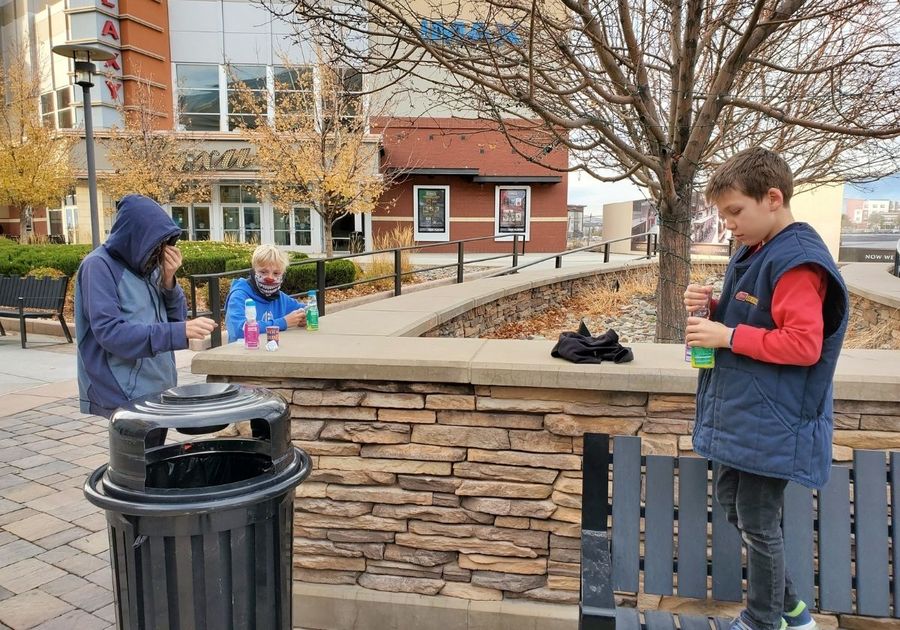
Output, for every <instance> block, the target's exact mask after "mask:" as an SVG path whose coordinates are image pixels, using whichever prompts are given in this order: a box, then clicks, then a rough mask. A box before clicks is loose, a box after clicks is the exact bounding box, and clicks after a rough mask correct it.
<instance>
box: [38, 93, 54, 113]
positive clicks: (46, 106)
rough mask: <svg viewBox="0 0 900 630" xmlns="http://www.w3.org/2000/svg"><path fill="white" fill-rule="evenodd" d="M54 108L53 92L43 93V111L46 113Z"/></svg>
mask: <svg viewBox="0 0 900 630" xmlns="http://www.w3.org/2000/svg"><path fill="white" fill-rule="evenodd" d="M54 109H55V108H54V107H53V92H47V93H46V94H41V111H42V112H43V113H45V114H46V113H47V112H52V111H53V110H54Z"/></svg>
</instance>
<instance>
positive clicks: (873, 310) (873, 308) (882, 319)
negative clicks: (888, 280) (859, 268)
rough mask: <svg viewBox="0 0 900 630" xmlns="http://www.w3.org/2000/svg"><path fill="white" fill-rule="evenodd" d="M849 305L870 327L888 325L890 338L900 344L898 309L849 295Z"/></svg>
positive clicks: (899, 309)
mask: <svg viewBox="0 0 900 630" xmlns="http://www.w3.org/2000/svg"><path fill="white" fill-rule="evenodd" d="M898 282H900V281H898ZM850 303H851V307H852V308H853V310H855V311H861V312H862V318H863V319H864V320H865V321H866V323H867V324H871V325H872V326H881V325H884V324H888V325H889V326H890V330H891V337H892V338H893V339H894V341H895V342H900V308H897V307H895V306H890V305H889V304H882V303H881V302H875V301H874V300H869V299H867V298H864V297H861V296H859V295H851V296H850Z"/></svg>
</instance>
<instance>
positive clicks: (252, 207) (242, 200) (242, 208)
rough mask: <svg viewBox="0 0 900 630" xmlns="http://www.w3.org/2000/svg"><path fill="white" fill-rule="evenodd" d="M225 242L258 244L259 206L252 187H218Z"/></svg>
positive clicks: (259, 232)
mask: <svg viewBox="0 0 900 630" xmlns="http://www.w3.org/2000/svg"><path fill="white" fill-rule="evenodd" d="M219 197H220V200H221V202H222V218H223V220H224V223H225V232H224V234H225V240H226V241H235V242H241V243H254V244H258V243H259V242H260V234H261V231H260V206H259V198H258V197H257V195H256V190H255V189H254V188H253V187H252V186H220V187H219Z"/></svg>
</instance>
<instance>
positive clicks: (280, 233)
mask: <svg viewBox="0 0 900 630" xmlns="http://www.w3.org/2000/svg"><path fill="white" fill-rule="evenodd" d="M290 234H291V233H290V232H289V231H287V230H275V244H276V245H290V244H291V243H290V241H291V238H290Z"/></svg>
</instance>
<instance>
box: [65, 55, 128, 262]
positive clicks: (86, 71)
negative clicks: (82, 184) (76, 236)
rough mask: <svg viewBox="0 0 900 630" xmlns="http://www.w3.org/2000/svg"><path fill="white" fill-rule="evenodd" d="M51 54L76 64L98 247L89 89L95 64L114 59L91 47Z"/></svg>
mask: <svg viewBox="0 0 900 630" xmlns="http://www.w3.org/2000/svg"><path fill="white" fill-rule="evenodd" d="M53 52H54V53H56V54H57V55H60V56H62V57H68V58H70V59H74V60H75V84H76V85H80V86H81V90H82V94H83V96H84V145H85V149H86V152H87V167H88V196H89V197H90V203H91V246H92V248H94V249H96V248H97V247H99V246H100V213H99V210H98V209H97V168H96V166H95V165H94V121H93V118H92V111H91V88H92V87H94V83H93V75H94V73H96V71H97V68H96V66H94V62H95V61H108V60H109V59H114V58H115V55H114V54H113V53H111V52H109V51H108V50H106V49H105V48H101V47H99V46H92V45H90V44H61V45H59V46H54V47H53Z"/></svg>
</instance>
